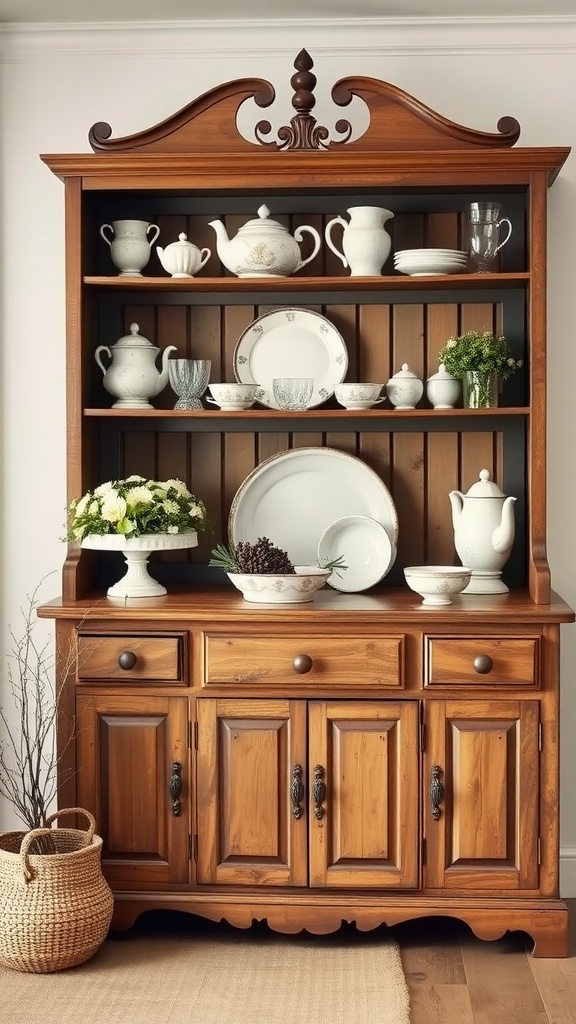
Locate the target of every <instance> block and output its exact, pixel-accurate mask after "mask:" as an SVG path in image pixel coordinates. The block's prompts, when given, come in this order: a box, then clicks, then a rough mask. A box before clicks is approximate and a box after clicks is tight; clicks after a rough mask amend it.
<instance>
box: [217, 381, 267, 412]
mask: <svg viewBox="0 0 576 1024" xmlns="http://www.w3.org/2000/svg"><path fill="white" fill-rule="evenodd" d="M208 390H209V392H210V394H211V395H212V398H207V399H206V401H207V402H211V403H212V404H213V405H214V404H216V405H219V406H220V408H221V409H224V410H225V411H228V412H233V411H238V410H240V409H249V408H250V406H251V405H253V403H254V402H255V401H256V396H257V394H258V391H259V390H260V389H259V386H258V384H211V385H210V387H209V388H208Z"/></svg>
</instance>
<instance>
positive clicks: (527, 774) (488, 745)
mask: <svg viewBox="0 0 576 1024" xmlns="http://www.w3.org/2000/svg"><path fill="white" fill-rule="evenodd" d="M425 714H426V725H427V728H426V736H427V740H426V753H425V781H426V785H427V788H428V793H427V794H426V798H425V805H424V828H425V837H426V870H425V884H426V886H427V887H429V888H443V889H454V890H456V889H476V890H481V891H484V892H490V893H494V892H497V891H498V890H506V891H509V890H522V889H525V890H534V889H537V888H538V806H539V759H540V755H539V750H538V724H539V703H538V701H528V700H526V701H512V700H510V701H509V700H502V701H489V700H488V701H458V700H447V701H430V702H429V703H428V704H427V705H426V713H425Z"/></svg>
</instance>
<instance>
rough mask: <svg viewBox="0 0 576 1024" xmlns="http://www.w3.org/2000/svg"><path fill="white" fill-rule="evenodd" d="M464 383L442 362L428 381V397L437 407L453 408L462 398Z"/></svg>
mask: <svg viewBox="0 0 576 1024" xmlns="http://www.w3.org/2000/svg"><path fill="white" fill-rule="evenodd" d="M461 390H462V385H461V383H460V381H459V380H458V378H457V377H453V376H452V374H451V373H448V370H447V369H446V367H445V366H444V363H440V366H439V367H438V372H437V373H433V374H432V376H431V377H428V380H427V381H426V397H427V399H428V401H429V402H430V404H431V405H433V406H434V408H435V409H453V408H454V406H455V405H456V402H457V401H458V400H459V398H460V393H461Z"/></svg>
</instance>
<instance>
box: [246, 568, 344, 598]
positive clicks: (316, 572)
mask: <svg viewBox="0 0 576 1024" xmlns="http://www.w3.org/2000/svg"><path fill="white" fill-rule="evenodd" d="M294 569H295V570H296V571H295V573H286V574H278V575H276V574H274V573H253V574H251V573H237V572H228V573H226V575H227V576H228V579H229V580H230V582H231V583H233V584H234V586H235V587H236V588H237V589H238V590H240V591H241V593H242V597H243V598H244V600H245V601H253V602H254V603H257V604H302V603H303V602H305V601H311V600H312V598H313V596H314V594H315V593H316V591H317V590H320V588H321V587H323V586H324V584H325V583H326V581H327V580H328V578H329V577H330V575H331V570H330V569H319V568H318V566H313V565H295V566H294Z"/></svg>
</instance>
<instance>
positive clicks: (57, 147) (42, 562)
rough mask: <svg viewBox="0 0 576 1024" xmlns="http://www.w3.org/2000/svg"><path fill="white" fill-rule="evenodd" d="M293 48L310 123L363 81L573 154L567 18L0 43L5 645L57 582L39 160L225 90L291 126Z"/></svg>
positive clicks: (564, 420)
mask: <svg viewBox="0 0 576 1024" xmlns="http://www.w3.org/2000/svg"><path fill="white" fill-rule="evenodd" d="M303 46H304V47H306V49H308V51H309V52H310V53H311V55H312V57H313V59H314V61H315V73H316V74H317V77H318V87H317V90H316V92H317V96H318V104H317V107H316V109H315V114H316V115H317V116H318V119H319V120H320V121H322V118H323V116H326V117H329V116H330V115H329V113H326V114H325V111H329V109H330V108H329V104H328V101H327V96H328V92H329V89H330V87H331V85H332V84H333V83H334V82H335V81H336V80H337V79H339V78H341V77H345V76H346V75H353V74H363V75H371V76H374V77H377V78H382V79H384V80H387V81H389V82H392V83H394V84H396V85H398V86H400V87H401V88H403V89H405V90H406V91H408V92H409V93H412V94H413V95H414V96H416V97H417V98H418V99H420V100H422V101H423V102H424V103H426V104H427V105H428V106H430V107H432V108H434V109H435V110H437V111H439V112H440V113H441V114H443V115H444V116H445V117H448V118H450V119H452V120H455V121H458V122H460V123H463V124H465V125H469V126H471V127H473V128H478V129H482V130H485V131H495V130H496V123H497V121H498V119H499V118H500V117H501V116H502V115H504V114H511V115H513V116H514V117H516V118H517V119H518V120H519V121H520V124H521V126H522V136H521V139H520V145H524V146H570V145H572V146H574V147H575V151H576V119H575V118H574V115H573V103H574V96H575V95H576V59H575V56H576V17H575V18H567V19H545V18H537V19H531V20H526V21H524V22H510V21H506V20H500V21H498V20H496V21H495V20H494V19H485V20H482V19H480V20H477V21H476V22H474V23H473V24H467V23H465V22H464V21H462V20H460V21H451V20H449V19H444V20H442V21H440V22H438V23H436V24H434V23H431V22H426V21H424V20H421V19H420V20H417V19H415V20H413V21H410V20H407V21H397V22H394V21H389V22H384V21H382V22H373V23H364V24H363V25H360V24H357V23H354V22H353V21H349V22H344V21H341V22H334V21H332V22H331V23H325V24H322V25H321V24H314V23H310V24H309V25H302V24H300V23H299V24H294V23H290V22H285V23H283V24H279V23H276V25H270V24H268V25H267V24H264V23H261V24H257V23H251V24H250V25H249V26H248V25H242V23H240V22H237V23H230V24H222V23H220V24H219V25H218V26H210V25H209V24H208V23H202V24H196V25H192V24H185V25H178V26H162V25H142V26H139V27H134V26H124V27H123V26H122V25H116V26H114V27H110V28H107V27H104V28H102V27H101V26H100V27H96V26H94V27H93V28H92V30H88V31H87V30H86V27H85V26H84V27H83V28H82V29H81V30H74V29H72V28H71V29H70V30H64V29H62V28H56V29H54V28H51V29H50V28H48V27H41V26H33V27H32V28H30V27H28V28H27V29H24V28H23V27H20V28H18V27H13V28H10V27H4V29H1V28H0V48H1V51H2V57H3V67H2V70H3V83H2V108H3V109H2V129H1V130H2V137H1V138H2V143H1V161H2V163H1V167H2V182H3V197H2V232H1V244H2V256H1V262H2V279H1V294H2V309H1V313H0V317H1V320H0V323H1V330H2V346H1V349H0V356H1V365H0V386H1V388H2V393H1V395H2V397H1V403H0V416H1V421H0V422H1V427H0V437H1V444H2V457H1V463H0V474H1V481H2V486H1V492H0V493H1V496H2V499H1V500H2V510H1V519H0V529H1V548H0V559H1V561H0V574H1V583H0V586H1V594H2V616H3V630H2V633H1V634H0V635H2V636H5V633H6V625H7V623H11V624H12V625H13V626H14V627H15V628H16V629H17V626H18V621H19V618H20V608H21V607H22V605H23V604H24V603H25V596H26V594H27V593H29V592H31V591H32V590H33V589H34V587H35V586H36V584H37V583H38V581H39V580H40V579H41V578H42V577H43V576H44V575H45V574H46V573H49V572H50V571H51V570H58V571H59V569H60V565H61V562H62V557H63V546H62V544H61V542H60V537H61V536H62V533H63V526H64V503H65V481H64V448H65V409H64V375H65V369H64V275H63V250H64V220H63V194H64V189H63V186H62V184H61V182H59V181H58V179H56V178H55V177H53V175H52V174H51V173H50V172H49V171H48V169H47V168H46V167H45V166H44V165H43V164H42V163H41V162H40V160H39V159H38V154H39V153H50V152H52V153H55V152H82V151H88V150H89V146H88V143H87V132H88V129H89V128H90V126H91V125H92V124H93V123H94V122H95V121H102V120H104V121H108V122H109V123H110V124H111V125H112V129H113V133H114V135H115V136H117V135H124V134H130V133H132V132H135V131H138V130H141V129H143V128H146V127H148V126H150V125H152V124H155V123H156V122H158V121H160V120H162V119H163V118H165V117H167V116H168V115H170V114H171V113H173V112H174V111H175V110H177V109H179V108H180V107H182V106H184V105H185V104H187V103H188V102H189V101H190V100H192V99H194V98H195V97H196V96H197V95H199V94H200V93H202V92H204V91H205V90H206V89H208V88H211V87H213V86H215V85H218V84H220V83H221V82H224V81H227V80H229V79H232V78H238V77H251V76H258V77H262V78H265V79H269V80H270V81H272V82H273V83H274V85H275V86H276V88H277V92H278V105H279V106H280V108H281V109H280V112H279V115H278V117H279V123H283V122H285V121H286V119H287V117H289V115H290V114H291V113H292V110H291V108H290V107H289V105H288V104H289V98H290V96H291V89H290V86H289V79H290V76H291V74H292V73H293V68H292V62H293V60H294V57H295V55H296V54H297V52H298V51H299V50H300V49H301V47H303ZM322 96H324V100H322ZM259 114H260V116H261V112H259ZM267 116H268V115H267ZM575 157H576V152H575V156H572V157H571V158H570V159H569V161H568V163H567V165H566V166H565V168H564V170H563V171H562V175H561V178H559V179H558V181H557V182H556V184H555V185H554V187H553V189H552V190H551V192H550V234H549V242H550V251H549V256H550V264H549V265H550V279H549V328H550V345H549V370H550V391H549V398H550V402H549V452H550V457H549V462H548V467H547V470H548V480H549V557H550V562H551V567H552V574H553V581H554V586H555V589H556V590H557V591H558V592H559V593H560V594H561V595H562V597H564V599H565V600H567V601H568V602H569V603H570V604H572V605H573V606H575V605H576V573H575V568H576V534H575V531H574V529H573V520H574V512H575V510H576V474H575V473H574V471H573V457H572V456H573V450H574V445H575V433H576V427H575V408H576V406H575V401H574V398H575V388H576V337H575V327H574V307H573V295H574V273H575V271H576V252H575V242H576V158H575ZM58 583H59V578H58V574H56V575H55V576H53V577H52V579H51V580H49V581H47V582H46V583H45V585H44V586H43V588H42V597H43V598H44V599H48V598H49V597H51V596H53V595H55V594H56V593H57V590H58ZM40 628H45V629H49V628H50V627H49V624H43V623H42V624H40ZM562 634H563V655H562V666H563V683H562V690H563V693H562V734H563V751H562V837H561V847H562V849H561V854H562V893H563V895H565V896H576V795H575V794H576V786H575V785H574V778H575V776H576V742H575V726H574V723H575V720H576V689H575V687H574V675H575V670H576V626H567V627H563V630H562ZM3 671H4V666H3V665H2V664H1V663H0V672H3ZM4 684H5V681H4ZM0 685H1V684H0ZM0 692H1V691H0ZM9 822H10V823H11V822H12V818H11V811H10V808H7V807H6V806H4V807H1V806H0V825H2V824H3V825H4V826H5V825H6V824H8V823H9Z"/></svg>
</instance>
